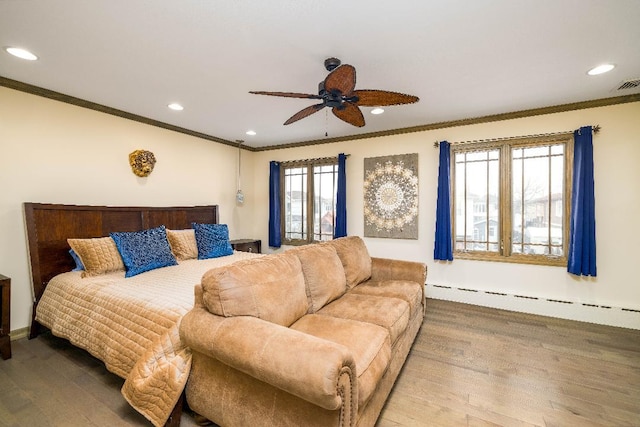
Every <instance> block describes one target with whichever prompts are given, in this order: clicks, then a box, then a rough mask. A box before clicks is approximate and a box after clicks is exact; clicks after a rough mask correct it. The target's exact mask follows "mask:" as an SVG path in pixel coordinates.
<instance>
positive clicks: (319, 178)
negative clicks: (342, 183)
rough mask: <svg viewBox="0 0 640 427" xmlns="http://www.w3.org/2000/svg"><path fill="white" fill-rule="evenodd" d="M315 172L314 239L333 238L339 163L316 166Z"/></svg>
mask: <svg viewBox="0 0 640 427" xmlns="http://www.w3.org/2000/svg"><path fill="white" fill-rule="evenodd" d="M313 173H314V177H313V178H314V188H313V190H314V193H313V194H314V202H313V209H314V215H313V234H314V236H313V240H315V241H321V240H331V239H332V238H333V225H334V212H335V207H336V193H337V185H338V165H323V166H316V167H314V170H313Z"/></svg>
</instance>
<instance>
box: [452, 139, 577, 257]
mask: <svg viewBox="0 0 640 427" xmlns="http://www.w3.org/2000/svg"><path fill="white" fill-rule="evenodd" d="M571 141H572V136H571V135H567V134H561V135H552V136H542V137H532V138H520V139H508V140H503V141H492V142H486V143H474V144H467V145H465V144H459V145H453V146H452V147H451V152H452V174H451V176H452V188H453V193H454V194H453V207H452V212H455V215H454V218H453V230H454V239H455V242H454V251H455V256H456V257H457V258H461V259H480V260H493V261H507V262H522V263H533V264H547V265H566V262H567V256H566V248H567V244H568V227H569V218H568V215H567V213H568V212H569V206H570V204H569V203H570V200H569V199H570V196H571V179H570V177H571V161H572V156H573V152H572V150H571V148H572V144H571V143H570V142H571Z"/></svg>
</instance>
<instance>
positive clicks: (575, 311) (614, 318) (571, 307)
mask: <svg viewBox="0 0 640 427" xmlns="http://www.w3.org/2000/svg"><path fill="white" fill-rule="evenodd" d="M425 291H426V294H427V298H434V299H442V300H448V301H456V302H462V303H467V304H475V305H481V306H486V307H493V308H500V309H504V310H511V311H518V312H523V313H530V314H539V315H543V316H552V317H558V318H561V319H570V320H578V321H582V322H589V323H597V324H602V325H610V326H618V327H622V328H631V329H640V310H637V309H633V308H624V307H612V306H608V305H600V304H592V303H584V302H576V301H568V300H562V299H555V298H540V297H534V296H530V295H518V294H508V293H505V292H495V291H482V290H478V289H470V288H458V287H455V286H444V285H438V284H430V283H427V284H426V285H425Z"/></svg>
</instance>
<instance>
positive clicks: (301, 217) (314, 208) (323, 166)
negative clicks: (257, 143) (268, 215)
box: [280, 157, 338, 245]
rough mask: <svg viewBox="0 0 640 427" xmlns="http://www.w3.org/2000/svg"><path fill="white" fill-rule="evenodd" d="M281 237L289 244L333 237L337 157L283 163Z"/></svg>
mask: <svg viewBox="0 0 640 427" xmlns="http://www.w3.org/2000/svg"><path fill="white" fill-rule="evenodd" d="M280 167H281V168H282V173H281V176H282V180H283V182H282V185H281V186H280V188H281V189H282V190H281V191H282V197H281V200H282V203H283V206H282V237H283V239H282V240H283V243H284V244H288V245H303V244H306V243H312V242H319V241H324V240H331V239H333V228H334V224H335V222H334V217H335V210H336V193H337V188H338V159H337V158H336V157H332V158H325V159H313V160H304V161H295V162H283V163H281V166H280Z"/></svg>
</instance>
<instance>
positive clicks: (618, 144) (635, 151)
mask: <svg viewBox="0 0 640 427" xmlns="http://www.w3.org/2000/svg"><path fill="white" fill-rule="evenodd" d="M639 117H640V103H633V104H624V105H618V106H612V107H602V108H594V109H588V110H579V111H573V112H566V113H558V114H552V115H546V116H538V117H530V118H525V119H516V120H509V121H501V122H494V123H486V124H480V125H471V126H461V127H455V128H446V129H440V130H436V131H428V132H420V133H413V134H406V135H399V136H393V137H381V138H373V139H365V140H356V141H350V142H343V143H332V144H324V145H317V146H311V147H303V148H293V149H286V150H273V151H265V152H257V153H250V152H243V157H242V184H243V191H244V193H245V200H246V201H245V204H244V205H243V206H237V205H236V204H235V191H236V165H237V150H236V149H235V148H233V147H228V146H225V145H222V144H218V143H214V142H210V141H205V140H201V139H198V138H193V137H189V136H186V135H182V134H178V133H175V132H171V131H167V130H164V129H159V128H155V127H151V126H147V125H144V124H140V123H137V122H133V121H130V120H126V119H121V118H118V117H114V116H110V115H107V114H102V113H98V112H95V111H91V110H87V109H83V108H79V107H75V106H71V105H68V104H64V103H60V102H57V101H52V100H49V99H45V98H41V97H37V96H34V95H29V94H25V93H21V92H17V91H14V90H11V89H6V88H2V87H0V158H1V159H2V162H1V167H0V189H1V197H0V273H2V274H4V275H7V276H10V277H11V278H12V316H11V322H12V325H11V329H12V330H14V331H15V330H17V329H22V328H25V327H27V326H28V324H29V321H30V312H31V301H32V291H31V283H30V273H29V265H28V255H27V249H26V235H25V230H24V225H23V224H24V219H23V213H22V203H23V202H25V201H32V202H51V203H74V204H101V205H143V206H144V205H147V206H160V205H196V204H219V205H220V207H221V213H220V219H221V222H224V223H227V224H229V228H230V234H231V237H232V238H243V237H251V238H254V237H255V238H260V239H262V241H263V248H264V250H265V251H269V248H268V245H267V242H268V231H267V230H268V228H267V221H268V182H267V181H268V180H267V177H268V173H269V161H270V160H281V161H283V160H294V159H300V158H311V157H324V156H333V155H336V154H338V153H340V152H344V153H347V154H350V155H351V156H350V157H349V159H348V161H347V179H348V195H347V197H348V231H349V234H350V235H360V236H362V235H363V228H364V227H363V215H362V206H363V191H362V182H363V159H364V158H365V157H376V156H382V155H390V154H403V153H418V154H419V178H420V184H419V185H420V200H419V208H420V213H419V221H420V227H419V238H418V240H394V239H373V238H366V239H365V240H366V242H367V245H368V247H369V249H370V252H371V254H372V255H374V256H380V257H389V258H398V259H409V260H416V261H422V262H426V263H427V265H428V268H429V274H428V279H427V282H428V283H429V284H438V285H446V286H456V287H464V288H469V289H477V290H480V291H484V290H489V291H495V292H504V293H509V294H519V295H528V296H537V297H541V298H557V299H563V300H570V301H576V302H585V303H591V304H597V305H610V306H613V307H625V308H631V309H636V310H640V286H638V285H637V282H638V280H637V275H636V274H635V262H636V259H637V258H638V253H639V250H638V249H637V244H638V242H640V228H639V227H637V226H636V223H637V218H639V217H640V191H639V186H640V185H639V183H640V168H638V166H637V165H638V162H639V159H640V120H639V119H638V118H639ZM427 121H428V120H425V122H427ZM595 124H599V125H601V126H602V131H601V132H600V133H599V134H598V135H596V137H595V140H594V156H595V167H596V170H595V177H596V203H597V206H596V221H597V238H598V274H599V276H598V278H597V279H579V278H575V277H573V276H571V275H569V274H567V273H566V271H565V269H564V268H559V267H543V266H526V265H515V264H505V263H493V262H480V261H464V260H455V261H454V262H452V263H436V262H434V261H433V234H434V222H435V200H436V179H437V167H438V150H437V149H435V148H433V143H434V142H435V141H440V140H445V139H446V140H448V141H466V140H475V139H486V138H502V137H509V136H519V135H530V134H537V133H546V132H558V131H567V130H573V129H576V128H578V127H580V126H584V125H595ZM137 148H144V149H147V150H150V151H153V152H154V153H155V155H156V157H157V159H158V163H157V164H156V168H155V170H154V171H153V173H152V174H151V176H150V177H148V178H138V177H136V176H135V175H133V173H131V170H130V168H129V165H128V162H127V156H128V153H130V152H131V151H133V150H134V149H137ZM433 291H434V289H433V288H430V287H427V292H428V294H429V293H430V292H433ZM550 314H554V313H550ZM555 314H556V315H559V316H563V313H555ZM635 315H636V316H637V317H635V318H633V320H632V322H637V324H633V325H632V327H637V328H638V329H640V320H636V319H637V318H638V317H640V315H638V314H637V313H636V314H635ZM604 323H607V322H606V321H605V322H604Z"/></svg>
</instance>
